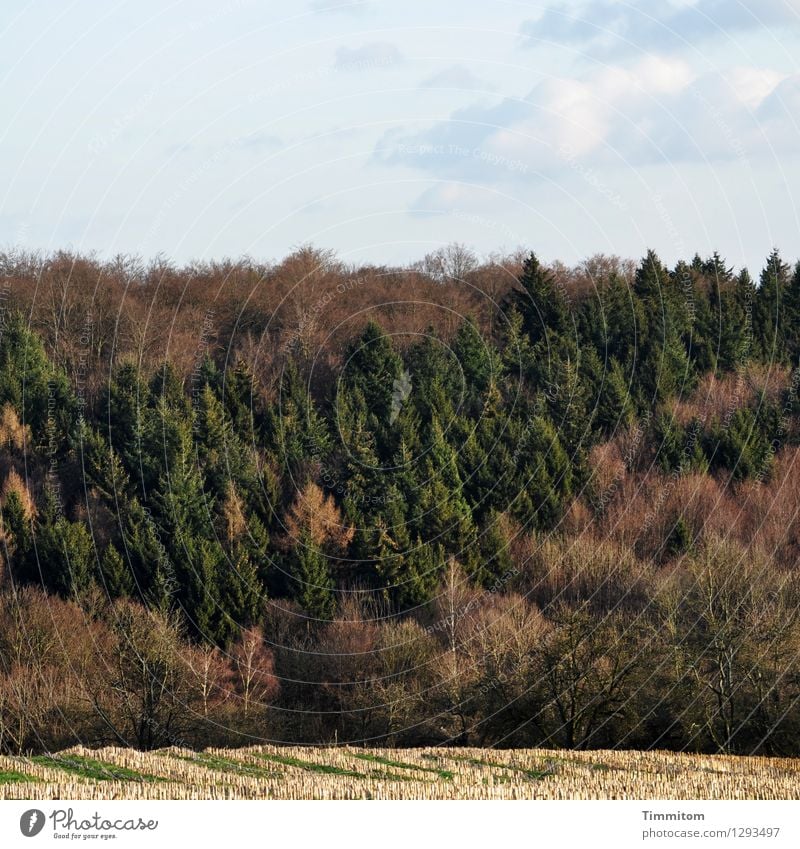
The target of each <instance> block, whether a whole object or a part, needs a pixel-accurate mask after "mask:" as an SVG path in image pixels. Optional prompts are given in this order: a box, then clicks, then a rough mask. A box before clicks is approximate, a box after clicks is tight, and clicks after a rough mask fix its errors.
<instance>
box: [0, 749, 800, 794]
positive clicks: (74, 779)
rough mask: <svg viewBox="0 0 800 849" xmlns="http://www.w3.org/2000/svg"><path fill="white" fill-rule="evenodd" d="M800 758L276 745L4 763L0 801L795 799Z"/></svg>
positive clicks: (83, 752)
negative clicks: (282, 746)
mask: <svg viewBox="0 0 800 849" xmlns="http://www.w3.org/2000/svg"><path fill="white" fill-rule="evenodd" d="M798 798H800V760H795V759H778V758H756V757H751V758H737V757H727V756H703V755H686V754H673V753H668V752H617V751H598V752H564V751H546V750H536V749H528V750H495V749H491V750H486V749H350V748H325V749H322V748H308V747H304V748H286V747H284V748H276V747H271V746H257V747H253V748H248V749H235V750H234V749H208V750H206V751H204V752H200V753H197V752H192V751H190V750H187V749H177V748H172V749H162V750H159V751H156V752H137V751H133V750H130V749H118V748H105V749H98V750H90V749H84V748H81V747H77V748H74V749H70V750H68V751H64V752H60V753H59V754H56V755H41V756H35V757H30V758H22V757H0V799H798Z"/></svg>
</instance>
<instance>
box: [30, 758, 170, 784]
mask: <svg viewBox="0 0 800 849" xmlns="http://www.w3.org/2000/svg"><path fill="white" fill-rule="evenodd" d="M28 760H30V761H31V763H35V764H39V765H40V766H46V767H50V768H51V769H61V770H63V771H64V772H68V773H70V774H71V775H79V776H81V777H82V778H91V779H94V780H95V781H166V779H164V778H161V777H160V776H158V775H149V774H147V773H142V772H136V771H135V770H132V769H128V767H125V766H119V764H112V763H107V762H105V761H99V760H96V759H95V758H87V757H85V756H83V755H35V756H34V757H32V758H29V759H28Z"/></svg>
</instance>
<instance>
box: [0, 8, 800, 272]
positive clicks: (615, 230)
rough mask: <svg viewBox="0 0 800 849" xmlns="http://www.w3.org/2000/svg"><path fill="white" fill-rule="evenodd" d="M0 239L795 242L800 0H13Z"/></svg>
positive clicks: (367, 254)
mask: <svg viewBox="0 0 800 849" xmlns="http://www.w3.org/2000/svg"><path fill="white" fill-rule="evenodd" d="M0 33H1V34H0V47H2V49H0V80H2V82H1V83H0V85H1V86H2V93H3V96H2V102H3V105H4V107H5V109H4V111H5V121H4V122H3V123H2V125H0V171H1V176H2V179H0V243H2V244H4V245H12V244H17V245H22V246H25V247H28V248H37V249H45V250H48V249H53V248H61V247H71V248H76V249H80V250H97V251H98V252H100V253H101V254H103V255H106V256H110V255H113V254H115V253H118V252H126V253H137V254H141V255H143V256H152V255H153V254H155V253H157V252H164V253H166V254H168V255H169V256H171V257H173V258H175V259H177V260H179V261H183V260H188V259H190V258H199V259H203V258H212V257H213V258H219V257H222V256H237V255H241V254H250V255H252V256H255V257H258V258H261V259H271V258H279V257H281V256H282V255H284V254H286V253H287V252H289V251H290V250H291V249H292V248H293V247H296V246H298V245H300V244H303V243H307V242H313V243H314V244H317V245H319V246H320V247H325V248H333V249H335V250H336V251H337V253H338V254H339V255H340V256H341V257H342V258H343V259H345V260H347V261H352V262H358V261H362V260H372V261H378V262H389V263H395V262H405V261H408V260H411V259H415V258H418V257H421V256H422V255H423V254H425V253H427V252H428V251H430V250H432V249H434V248H436V247H438V246H439V245H441V244H445V243H447V242H450V241H454V240H458V241H461V242H464V243H466V244H468V245H470V246H471V247H473V248H475V249H476V250H477V251H478V252H479V253H482V254H485V253H488V252H490V251H494V250H503V249H506V250H512V249H514V248H516V247H518V246H525V247H527V248H532V249H535V250H536V251H537V252H539V253H540V254H541V255H542V256H543V257H545V258H546V259H555V258H560V259H563V260H565V261H567V262H575V261H578V260H580V259H582V258H583V257H585V256H588V255H590V254H592V253H595V252H605V253H617V254H622V255H626V256H640V255H642V254H643V253H644V251H645V250H646V248H648V247H653V248H655V249H656V250H657V251H658V252H659V253H660V254H661V255H662V256H663V257H664V258H665V259H666V260H668V261H670V262H671V261H674V260H675V259H676V258H677V257H678V256H687V255H691V254H693V253H694V252H695V251H699V252H700V253H702V254H708V253H710V252H712V251H713V250H719V251H720V252H721V253H722V254H723V255H725V256H726V257H728V259H729V261H730V262H731V263H735V264H736V265H741V264H747V265H749V266H750V267H751V269H753V270H757V269H758V268H759V267H760V265H761V263H762V261H763V258H764V257H765V256H766V254H767V253H768V252H769V250H770V249H771V248H772V247H773V246H775V245H777V246H779V247H781V248H782V250H783V251H784V253H785V255H786V257H787V258H789V259H795V258H797V257H798V256H800V215H799V214H798V205H797V204H798V198H799V197H800V67H798V66H799V65H800V59H799V58H798V57H800V0H758V2H757V3H755V2H746V3H740V2H738V0H694V2H686V0H674V2H667V0H644V2H636V0H630V2H627V3H623V2H617V0H586V1H585V2H573V0H563V2H562V0H553V2H548V3H533V2H492V0H481V2H477V0H460V2H454V0H452V1H451V0H439V2H430V0H428V2H418V0H410V1H409V2H402V3H399V2H380V0H363V2H339V0H299V2H296V3H293V4H289V3H278V2H273V0H267V2H263V1H262V2H257V0H228V1H227V2H226V0H217V2H205V0H192V2H169V0H160V1H159V2H153V0H137V2H135V3H134V2H114V0H109V2H106V3H100V2H88V0H79V2H72V3H70V2H68V0H58V2H56V0H37V2H27V3H26V2H19V0H3V18H2V20H0Z"/></svg>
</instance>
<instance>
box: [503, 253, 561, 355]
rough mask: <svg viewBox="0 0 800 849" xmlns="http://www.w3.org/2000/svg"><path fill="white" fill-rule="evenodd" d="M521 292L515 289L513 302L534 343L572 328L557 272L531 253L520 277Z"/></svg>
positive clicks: (524, 327)
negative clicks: (556, 276)
mask: <svg viewBox="0 0 800 849" xmlns="http://www.w3.org/2000/svg"><path fill="white" fill-rule="evenodd" d="M519 284H520V286H521V288H522V291H521V292H514V293H513V296H512V299H511V303H510V304H509V306H512V305H513V306H514V307H516V309H517V310H518V311H519V313H520V315H521V316H522V326H523V329H524V330H525V332H526V333H527V334H528V336H529V338H530V340H531V342H532V343H534V344H535V343H536V342H539V341H540V340H545V341H546V340H547V339H548V338H549V337H550V336H551V335H555V336H560V335H564V334H566V333H567V332H568V331H569V329H570V320H569V304H568V303H567V301H566V299H565V297H564V293H563V292H562V291H561V289H560V288H559V287H558V286H557V285H556V280H555V276H554V275H553V273H552V272H551V271H550V270H549V269H547V268H546V267H545V266H543V265H542V264H541V263H540V262H539V259H538V257H537V256H536V254H534V253H531V254H530V255H529V256H528V258H527V259H526V260H525V262H524V264H523V267H522V274H521V275H520V277H519Z"/></svg>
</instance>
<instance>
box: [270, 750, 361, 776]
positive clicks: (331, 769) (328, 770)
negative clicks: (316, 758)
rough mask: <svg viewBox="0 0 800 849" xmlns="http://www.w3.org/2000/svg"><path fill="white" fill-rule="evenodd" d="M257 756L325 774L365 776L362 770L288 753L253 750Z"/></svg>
mask: <svg viewBox="0 0 800 849" xmlns="http://www.w3.org/2000/svg"><path fill="white" fill-rule="evenodd" d="M253 755H255V757H257V758H263V759H264V760H267V761H273V762H274V763H279V764H283V765H284V766H296V767H298V768H299V769H305V770H308V771H309V772H321V773H324V774H325V775H346V776H349V777H350V778H367V777H368V776H366V775H364V773H363V772H355V771H354V770H352V769H344V768H343V767H340V766H331V765H330V764H315V763H314V762H313V761H303V760H300V758H292V757H289V756H288V755H270V754H267V753H266V752H253Z"/></svg>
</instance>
